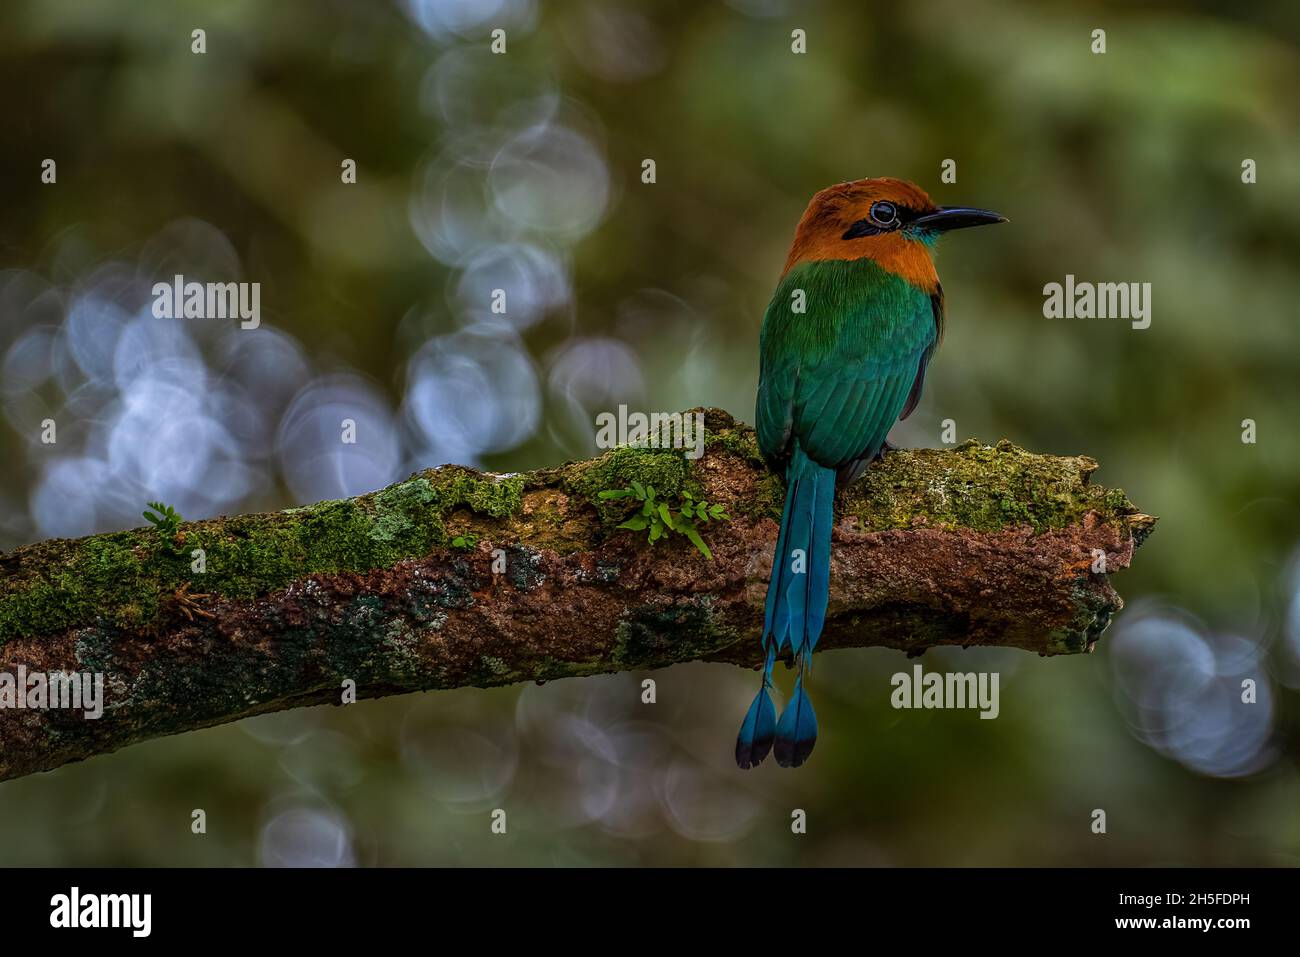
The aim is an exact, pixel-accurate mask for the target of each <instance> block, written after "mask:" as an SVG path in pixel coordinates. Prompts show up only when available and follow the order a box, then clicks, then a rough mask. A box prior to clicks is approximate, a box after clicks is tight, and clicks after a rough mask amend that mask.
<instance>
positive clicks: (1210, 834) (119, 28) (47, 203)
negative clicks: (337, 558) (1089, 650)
mask: <svg viewBox="0 0 1300 957" xmlns="http://www.w3.org/2000/svg"><path fill="white" fill-rule="evenodd" d="M498 27H499V28H502V29H504V30H505V31H506V42H507V51H506V53H505V54H504V55H494V54H492V53H491V52H490V51H489V42H490V36H489V34H490V32H491V30H493V29H494V28H498ZM197 28H201V29H203V30H205V31H206V50H207V52H206V53H203V54H195V53H193V52H191V43H192V40H191V31H193V30H194V29H197ZM1098 28H1101V29H1104V30H1105V31H1106V43H1107V51H1106V52H1105V53H1104V54H1100V55H1099V54H1094V53H1093V52H1092V51H1091V45H1092V36H1091V34H1092V31H1093V30H1094V29H1098ZM794 29H802V30H805V31H806V34H807V53H806V54H802V55H798V54H794V53H792V52H791V48H790V44H791V31H792V30H794ZM1298 29H1300V10H1297V8H1296V6H1295V4H1294V3H1292V2H1290V0H1275V2H1259V3H1252V4H1249V5H1244V4H1241V3H1238V2H1229V0H1215V2H1204V3H1172V2H1167V3H1162V2H1149V3H1105V2H1088V3H1071V4H1063V3H1033V4H1030V3H1012V2H1007V0H974V2H958V0H947V2H943V0H941V2H917V3H911V4H894V3H862V2H856V3H849V2H842V3H829V2H822V3H817V2H800V3H795V2H794V0H730V2H725V3H724V2H716V0H714V2H687V0H681V2H663V3H651V2H631V0H616V2H597V0H589V2H565V3H543V2H533V0H441V2H438V0H404V2H403V0H393V2H380V0H321V2H308V0H293V2H287V0H285V2H274V3H272V2H254V0H244V2H216V0H212V2H199V0H189V2H168V3H164V2H146V3H140V2H127V0H89V2H85V0H31V2H21V0H14V2H7V3H5V4H4V7H3V11H0V105H2V109H3V112H2V115H3V117H4V124H3V126H4V133H3V143H4V148H3V149H2V150H0V208H3V215H2V216H0V357H3V362H2V363H0V401H2V402H3V413H4V421H3V422H0V455H2V456H3V460H4V462H5V463H6V467H5V468H4V470H3V473H2V474H0V548H5V549H8V548H12V547H14V546H16V545H19V544H22V543H25V542H29V541H36V540H39V539H41V538H45V537H51V536H55V535H84V534H89V533H91V532H95V531H103V530H108V529H116V528H124V527H130V526H134V525H138V524H140V519H139V512H140V508H141V505H142V503H143V502H144V501H146V500H148V499H151V498H154V497H159V498H163V499H164V500H165V501H167V502H169V503H172V504H175V505H177V507H178V508H179V509H180V510H181V511H182V512H183V513H184V514H185V516H186V517H187V518H198V517H203V516H206V515H215V514H222V513H233V512H239V511H247V510H254V509H266V508H281V507H287V506H290V505H293V504H297V503H301V502H304V501H313V500H317V499H322V498H330V497H337V496H339V495H346V494H352V493H356V492H360V491H364V490H367V489H371V488H375V487H379V486H381V485H383V484H385V483H386V482H389V481H392V480H394V479H396V478H401V477H404V476H405V475H406V474H409V472H411V471H413V470H414V469H415V468H419V467H423V466H428V465H436V464H440V463H442V462H446V461H458V462H464V463H468V464H477V465H481V466H484V467H490V468H493V469H496V470H501V471H507V470H515V469H525V468H531V467H535V466H540V465H546V464H554V463H556V462H558V461H562V460H565V459H569V458H576V457H582V456H585V455H588V454H590V453H591V452H593V451H594V429H593V425H592V423H593V419H594V416H595V414H596V413H597V412H599V411H604V410H611V409H614V408H616V407H617V405H618V404H619V403H624V402H625V403H628V404H629V405H630V406H631V407H633V408H634V409H644V410H676V409H684V408H689V407H692V406H700V405H716V406H721V407H723V408H726V409H728V410H730V411H732V412H733V413H734V414H736V415H737V416H739V417H741V418H743V419H746V420H750V419H752V408H753V394H754V389H755V386H756V378H757V368H756V366H757V335H758V324H759V319H760V317H761V315H762V312H763V309H764V307H765V305H766V303H767V299H768V297H769V296H770V295H771V291H772V288H773V287H774V285H775V281H776V277H777V275H778V273H779V271H780V267H781V264H782V262H783V259H784V255H785V251H786V248H787V246H788V244H789V241H790V239H791V237H792V235H793V230H794V225H795V223H796V222H797V221H798V218H799V215H800V213H801V212H802V210H803V208H804V206H805V204H806V203H807V201H808V198H809V197H810V196H811V195H812V194H813V193H814V192H815V191H816V190H818V189H820V188H821V187H823V186H826V185H829V184H831V183H834V182H839V181H842V180H846V179H856V178H859V177H864V176H879V175H891V176H900V177H904V178H907V179H911V180H914V181H915V182H917V183H918V184H919V185H920V186H922V188H924V189H927V190H928V191H929V192H930V193H931V195H932V196H933V197H934V198H935V200H936V202H939V203H941V204H958V203H962V204H972V205H980V206H985V207H988V208H992V209H996V210H999V211H1001V212H1003V213H1005V214H1006V215H1007V216H1009V217H1010V219H1011V225H1009V226H1005V227H1000V228H999V229H997V230H987V231H983V230H981V231H977V232H974V233H964V234H957V235H956V236H955V237H952V238H950V239H948V240H946V241H945V242H944V243H943V245H942V247H941V252H940V256H939V271H940V275H941V277H942V279H943V282H944V286H945V289H946V292H947V299H948V310H949V323H948V333H947V337H946V340H945V344H944V347H943V349H942V350H941V351H940V353H939V355H938V357H937V359H936V361H935V362H934V363H933V364H932V366H931V371H930V375H929V377H928V380H927V390H926V394H925V397H924V399H923V401H922V403H921V405H920V407H919V409H918V410H917V412H916V413H915V414H914V415H913V416H912V417H911V418H910V419H909V420H908V421H907V422H906V423H904V424H902V425H901V426H899V427H898V428H896V429H895V431H894V433H893V435H892V440H893V441H894V442H895V443H896V444H902V445H923V446H939V445H941V444H942V440H941V427H942V426H941V423H942V422H943V421H944V420H945V419H953V420H955V422H956V430H957V435H958V439H959V440H960V439H962V438H966V437H969V436H976V437H979V438H981V439H983V440H985V441H995V440H997V439H999V438H1002V437H1007V438H1010V439H1011V440H1012V441H1014V442H1016V443H1017V444H1020V445H1023V446H1025V447H1026V448H1030V449H1034V450H1037V451H1043V452H1059V453H1081V452H1082V453H1087V454H1089V455H1091V456H1093V457H1094V458H1096V459H1098V460H1099V461H1100V462H1101V464H1102V467H1101V470H1100V471H1099V472H1098V473H1097V475H1096V480H1097V481H1099V482H1101V483H1102V484H1105V485H1112V486H1120V487H1123V488H1124V489H1126V490H1127V491H1128V493H1129V495H1130V497H1131V498H1132V499H1133V501H1134V502H1135V503H1136V504H1137V505H1138V506H1139V507H1140V508H1141V509H1143V510H1144V511H1147V512H1150V513H1153V514H1156V515H1159V516H1160V519H1161V521H1160V524H1159V526H1158V527H1157V529H1156V532H1155V534H1154V535H1153V536H1152V538H1151V539H1150V540H1149V541H1148V542H1147V544H1146V545H1145V546H1143V548H1142V550H1141V551H1140V552H1139V553H1138V555H1137V558H1136V561H1135V567H1134V568H1132V569H1131V570H1128V571H1124V572H1122V573H1120V574H1119V575H1117V577H1116V578H1115V585H1116V587H1117V588H1118V589H1119V590H1120V592H1121V593H1122V594H1123V595H1124V596H1125V599H1126V600H1127V602H1128V606H1129V607H1128V609H1127V610H1126V611H1125V612H1123V613H1122V614H1121V615H1120V616H1119V618H1118V620H1117V622H1116V623H1115V625H1113V626H1112V628H1111V630H1110V631H1109V632H1108V633H1107V634H1106V635H1105V636H1104V637H1103V639H1102V641H1101V643H1100V644H1099V646H1098V650H1097V652H1096V653H1095V654H1093V655H1091V656H1086V657H1066V658H1055V659H1039V658H1036V657H1033V656H1030V655H1026V654H1023V653H1020V652H1012V651H1004V650H999V649H990V650H983V651H976V650H971V651H967V652H962V651H960V650H949V651H945V652H940V653H931V654H929V655H927V656H926V657H925V658H924V659H922V660H923V661H924V663H925V664H926V666H927V668H928V669H938V670H963V671H966V670H984V671H988V670H995V671H999V672H1000V673H1001V676H1002V679H1001V680H1002V687H1001V690H1002V702H1001V716H1000V717H999V718H998V720H996V721H981V720H979V719H978V717H977V715H976V714H975V713H974V712H969V711H964V712H924V711H917V712H910V711H894V710H892V709H891V708H890V707H889V691H890V685H889V678H890V675H892V674H893V673H894V672H896V671H910V667H911V663H910V662H907V661H906V659H905V658H903V656H901V655H899V654H897V653H894V652H888V651H884V650H879V649H873V650H869V651H837V652H832V653H828V655H827V657H826V658H825V659H824V663H823V665H822V667H821V668H820V669H819V672H818V676H817V684H818V689H817V707H818V712H819V716H820V718H821V721H822V727H823V734H822V739H821V741H820V743H819V745H818V748H817V752H816V754H815V756H814V758H813V759H812V761H811V763H810V764H809V765H808V766H806V767H805V768H803V769H801V770H800V771H798V772H793V773H792V772H783V771H781V770H780V769H777V768H775V767H771V766H768V765H765V766H764V767H762V768H761V769H759V770H758V771H756V772H750V773H743V772H740V771H738V770H736V769H735V767H734V765H733V764H732V759H731V754H730V751H731V746H732V740H733V735H734V732H735V724H736V721H737V720H738V719H739V717H740V715H741V714H742V713H743V710H744V708H745V706H746V704H747V702H748V700H749V697H750V695H751V694H752V684H753V675H752V674H750V673H748V672H742V671H740V670H737V669H733V668H729V667H726V666H716V665H692V666H679V667H676V668H673V669H670V670H668V671H665V672H661V673H659V674H657V675H656V678H657V679H658V682H659V703H658V704H657V705H654V706H645V705H642V704H641V703H640V701H639V681H640V678H641V677H642V676H640V675H618V676H610V677H605V678H597V679H583V680H568V681H560V682H554V683H551V684H548V685H545V686H535V685H528V686H525V687H512V688H505V689H498V690H494V691H478V690H472V689H471V690H464V691H460V692H454V693H441V694H424V695H413V696H407V697H403V698H397V699H389V700H383V701H377V702H363V703H360V704H357V705H355V706H352V707H348V708H346V709H340V708H315V709H310V710H303V711H295V712H289V713H285V714H280V715H272V716H268V717H265V718H258V719H254V720H250V721H245V722H241V723H239V724H236V725H230V726H225V727H220V728H215V729H211V730H207V731H202V732H198V733H195V734H191V735H186V736H183V737H178V738H171V739H166V740H160V741H155V742H151V743H148V744H143V745H138V746H135V747H132V748H129V749H127V750H125V751H123V752H120V753H118V754H116V755H111V756H105V757H99V758H95V759H93V760H90V761H88V762H86V763H84V764H80V765H76V766H69V767H65V768H62V769H60V770H58V771H56V772H52V773H48V774H41V775H37V776H34V777H31V778H26V779H22V780H18V781H13V782H8V783H5V784H3V785H0V863H4V864H124V865H136V864H159V865H162V864H182V865H226V864H259V863H260V864H268V865H275V864H320V865H350V864H355V865H393V864H403V865H413V864H468V865H479V864H613V865H625V864H657V865H697V864H825V865H848V864H871V865H875V864H879V865H1003V864H1023V865H1075V864H1086V865H1101V864H1136V865H1145V864H1272V865H1295V864H1296V863H1298V862H1300V776H1298V775H1297V758H1298V757H1300V721H1298V720H1297V717H1296V713H1295V712H1296V708H1297V703H1298V701H1300V698H1298V696H1297V690H1298V689H1300V598H1298V595H1300V566H1298V564H1297V561H1296V555H1297V545H1298V544H1300V519H1298V517H1297V502H1298V500H1300V470H1298V469H1297V464H1298V462H1300V448H1298V444H1300V440H1298V439H1297V426H1296V423H1297V420H1298V419H1300V390H1297V388H1296V381H1297V366H1298V364H1300V363H1298V360H1300V332H1298V331H1297V325H1298V323H1300V314H1298V310H1297V306H1296V303H1297V301H1300V272H1298V271H1297V269H1296V263H1297V254H1300V163H1297V157H1298V156H1300V110H1298V109H1297V101H1296V90H1297V89H1300V48H1298V46H1297V32H1298ZM45 158H53V159H55V160H56V162H57V182H56V183H55V184H42V183H41V181H40V170H41V161H42V160H43V159H45ZM347 158H351V159H354V160H355V161H356V163H357V171H358V172H357V183H356V184H355V185H344V184H343V183H341V181H340V164H341V163H342V162H343V161H344V160H345V159H347ZM646 158H652V159H654V160H655V161H656V164H657V182H656V183H654V184H653V185H647V184H643V183H642V182H641V178H640V173H641V164H642V161H643V160H644V159H646ZM1247 158H1249V159H1253V160H1254V161H1255V162H1256V163H1257V165H1258V182H1257V183H1255V184H1251V185H1247V184H1243V182H1242V178H1241V169H1242V165H1241V164H1242V162H1243V160H1244V159H1247ZM945 159H953V160H955V161H956V163H957V182H956V183H955V184H944V183H942V182H941V181H940V167H941V163H942V162H943V160H945ZM177 272H180V273H184V274H187V276H189V277H190V278H200V279H201V280H205V281H206V280H223V279H244V280H248V281H257V282H260V283H261V284H262V286H261V301H262V327H261V328H260V329H258V330H256V331H241V330H238V329H237V327H236V326H235V325H234V324H233V323H220V322H215V323H203V322H188V323H186V322H178V321H169V320H156V319H153V318H151V317H150V316H149V305H150V302H151V299H150V296H149V287H150V285H151V284H152V283H153V282H154V281H157V280H158V279H160V278H161V279H164V280H166V279H169V278H170V277H171V276H172V275H173V274H174V273H177ZM1067 273H1070V274H1073V275H1075V276H1076V277H1077V278H1078V279H1079V280H1089V281H1114V282H1121V281H1122V282H1150V283H1152V285H1153V294H1152V295H1153V298H1152V308H1153V312H1152V323H1151V326H1150V328H1149V329H1146V330H1134V329H1132V328H1130V326H1129V324H1128V323H1127V322H1125V321H1122V320H1101V319H1091V320H1088V319H1082V320H1053V319H1046V318H1044V317H1043V315H1042V303H1043V291H1042V290H1043V286H1044V284H1046V283H1049V282H1062V281H1063V280H1064V277H1065V275H1066V274H1067ZM494 288H504V289H506V291H507V295H508V303H509V310H508V313H507V315H506V316H504V317H503V316H498V315H493V314H492V313H491V312H490V310H489V308H488V303H489V295H490V291H491V290H492V289H494ZM342 415H350V416H352V417H354V418H356V419H357V421H358V422H359V423H360V429H359V434H360V440H359V442H358V445H357V446H352V447H340V446H339V443H338V442H337V422H338V420H339V418H341V417H342ZM46 417H52V418H55V419H56V421H57V422H58V423H59V440H58V443H57V444H56V445H53V446H49V445H42V444H41V443H40V441H39V432H40V422H41V420H42V419H44V418H46ZM1244 419H1253V420H1254V421H1255V423H1256V428H1257V441H1256V442H1255V443H1254V444H1247V443H1243V441H1242V422H1243V420H1244ZM1244 678H1252V679H1254V680H1256V681H1257V683H1258V688H1259V690H1258V701H1257V702H1256V703H1254V704H1249V705H1247V704H1243V703H1242V702H1241V700H1240V695H1241V682H1242V680H1243V679H1244ZM0 720H5V719H4V718H3V716H0ZM769 765H770V763H769ZM194 808H202V809H204V810H205V811H206V814H207V833H206V834H205V835H202V836H196V835H193V834H191V832H190V814H191V810H192V809H194ZM493 808H504V809H506V810H507V812H508V814H509V832H508V834H507V835H505V836H493V835H491V834H490V833H489V827H488V825H489V818H488V815H489V812H490V811H491V810H492V809H493ZM794 808H802V809H804V810H805V811H807V813H808V816H809V826H808V833H807V834H806V835H802V836H794V835H792V834H791V833H790V827H789V821H790V813H791V810H792V809H794ZM1096 808H1100V809H1104V810H1105V811H1106V813H1107V825H1108V832H1107V833H1106V834H1105V835H1097V834H1094V833H1092V831H1091V830H1090V824H1091V821H1092V818H1091V814H1092V811H1093V809H1096Z"/></svg>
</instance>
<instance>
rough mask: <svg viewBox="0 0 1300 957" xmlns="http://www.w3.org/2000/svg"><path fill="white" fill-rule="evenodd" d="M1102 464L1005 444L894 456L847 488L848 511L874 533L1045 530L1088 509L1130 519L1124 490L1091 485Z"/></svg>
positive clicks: (1066, 522)
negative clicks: (942, 529) (932, 527)
mask: <svg viewBox="0 0 1300 957" xmlns="http://www.w3.org/2000/svg"><path fill="white" fill-rule="evenodd" d="M1096 467H1097V463H1096V462H1094V461H1093V460H1092V459H1089V458H1087V457H1085V456H1078V457H1074V458H1058V457H1048V456H1042V455H1034V454H1032V453H1030V452H1026V451H1025V450H1024V449H1020V448H1017V447H1016V446H1014V445H1012V444H1011V443H1009V442H1006V441H1003V442H1000V443H998V444H997V445H996V446H988V445H981V444H979V443H978V442H975V441H973V440H972V441H970V442H966V443H964V444H962V445H960V446H958V447H957V448H955V449H950V450H938V449H917V450H915V451H899V452H892V453H890V454H889V455H888V456H887V457H886V460H885V461H884V462H883V463H881V464H879V465H878V466H876V467H874V468H872V469H869V470H868V471H867V473H866V475H865V476H864V477H863V479H862V480H861V481H860V482H858V483H857V484H855V485H854V486H853V487H852V488H850V489H849V490H848V492H847V493H846V494H845V495H844V496H843V503H844V505H843V507H844V509H845V511H846V512H847V514H849V515H852V516H853V517H855V518H856V519H857V521H858V523H859V525H860V526H861V527H862V528H865V529H870V530H877V529H889V528H911V527H914V526H917V525H935V526H950V527H961V528H970V529H973V530H975V531H997V530H999V529H1003V528H1008V527H1019V526H1029V527H1031V528H1033V529H1034V531H1036V532H1043V531H1046V530H1048V529H1059V528H1064V527H1066V526H1067V525H1070V524H1073V523H1075V522H1077V521H1079V520H1080V519H1081V518H1082V517H1083V515H1084V514H1085V513H1086V512H1089V511H1095V512H1097V513H1099V514H1100V515H1101V516H1102V518H1103V519H1113V518H1116V517H1118V516H1122V515H1128V514H1131V513H1132V512H1133V511H1134V509H1133V506H1132V504H1131V503H1130V502H1129V501H1128V498H1127V497H1126V496H1125V495H1124V493H1123V492H1122V491H1120V490H1118V489H1104V488H1100V487H1098V486H1093V485H1090V484H1088V482H1087V478H1088V475H1089V474H1090V473H1091V472H1092V471H1093V470H1094V469H1095V468H1096Z"/></svg>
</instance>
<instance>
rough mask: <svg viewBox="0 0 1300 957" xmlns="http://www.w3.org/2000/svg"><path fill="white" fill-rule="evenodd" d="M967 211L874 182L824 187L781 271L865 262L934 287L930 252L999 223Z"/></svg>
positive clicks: (899, 184) (899, 182) (898, 182)
mask: <svg viewBox="0 0 1300 957" xmlns="http://www.w3.org/2000/svg"><path fill="white" fill-rule="evenodd" d="M1006 221H1007V220H1006V217H1004V216H1001V215H999V214H998V213H993V212H989V211H988V210H986V209H972V208H970V207H967V206H936V205H935V204H934V203H933V201H931V199H930V197H929V196H927V195H926V194H925V191H924V190H922V189H921V188H920V187H919V186H916V185H914V184H913V183H909V182H907V180H903V179H893V178H891V177H887V176H886V177H880V178H878V179H859V180H854V181H853V182H851V183H838V184H837V185H835V186H828V187H827V188H826V189H824V190H822V191H821V192H820V193H818V194H817V195H816V196H814V197H813V198H812V202H810V203H809V204H808V208H807V209H806V210H805V211H804V214H803V218H802V219H801V220H800V221H799V229H798V230H797V231H796V232H795V237H794V243H793V244H792V245H791V247H790V255H789V257H788V258H787V259H786V263H785V272H789V271H790V269H791V268H793V267H794V266H795V265H797V264H799V263H802V262H810V261H817V260H828V259H840V260H852V259H863V258H870V259H872V260H874V261H875V262H876V263H878V264H879V265H880V266H881V267H882V268H884V269H886V270H887V271H889V272H892V273H896V274H898V275H900V276H902V277H903V278H905V279H907V280H908V281H910V282H912V283H914V284H915V285H917V286H920V287H922V288H923V289H926V290H933V289H934V288H935V287H936V286H937V284H938V281H939V280H938V276H937V275H936V274H935V271H934V260H933V259H932V258H931V256H930V253H931V249H932V248H933V246H934V243H935V241H936V240H937V239H938V238H939V236H940V235H942V234H943V233H945V232H948V231H949V230H952V229H964V228H965V227H967V226H984V225H987V224H989V223H1005V222H1006Z"/></svg>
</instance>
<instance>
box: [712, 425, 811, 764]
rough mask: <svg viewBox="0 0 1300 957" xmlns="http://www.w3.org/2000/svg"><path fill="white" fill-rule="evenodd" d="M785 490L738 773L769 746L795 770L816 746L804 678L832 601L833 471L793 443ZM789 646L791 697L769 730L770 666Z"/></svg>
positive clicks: (740, 739) (771, 714)
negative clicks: (758, 682)
mask: <svg viewBox="0 0 1300 957" xmlns="http://www.w3.org/2000/svg"><path fill="white" fill-rule="evenodd" d="M786 484H787V491H786V497H785V514H783V515H782V516H781V532H780V534H779V535H778V536H777V540H776V555H775V558H774V560H773V562H772V579H771V581H769V582H768V586H767V611H766V614H765V616H764V620H763V647H764V648H765V649H766V650H767V658H766V663H765V665H764V668H763V684H762V687H761V688H759V691H758V695H757V696H756V697H755V698H754V703H753V704H752V705H750V707H749V712H748V713H747V714H746V716H745V722H744V724H743V725H741V728H740V736H739V737H738V738H737V739H736V763H737V764H738V765H740V766H741V767H742V768H750V767H753V766H754V765H756V764H758V763H760V762H761V761H762V760H763V759H764V758H765V757H767V753H768V751H769V750H771V749H773V748H774V749H775V752H776V761H777V763H778V764H780V765H781V766H782V767H787V768H797V767H798V766H799V765H801V764H803V763H804V761H806V760H807V758H808V755H810V754H811V753H812V749H813V746H814V745H815V744H816V743H817V715H816V714H815V713H814V711H813V706H812V701H811V700H809V698H808V693H807V691H806V690H805V688H804V672H805V671H807V670H810V662H811V660H812V653H813V649H814V648H815V647H816V646H817V639H818V638H819V637H821V632H822V624H823V623H824V622H825V620H826V603H827V601H828V600H829V598H830V576H831V525H832V524H833V521H834V502H835V470H834V469H828V468H823V467H822V466H820V465H818V464H817V463H816V462H813V461H812V460H811V459H809V458H808V456H806V455H805V454H804V453H803V450H802V449H800V448H799V447H798V445H797V444H796V446H795V450H794V456H793V457H792V458H791V460H790V465H789V467H788V469H787V470H786ZM787 644H788V645H789V646H790V651H791V653H792V654H793V655H794V658H795V661H796V663H797V664H798V668H799V674H798V678H797V679H796V681H795V689H794V695H793V696H792V697H791V699H790V702H789V704H787V705H786V708H785V711H784V712H783V713H782V714H781V720H780V721H779V722H775V727H773V724H774V721H773V719H774V717H775V714H776V709H775V708H774V707H773V705H772V699H771V698H770V697H769V695H768V690H769V689H770V688H771V687H772V665H773V664H774V663H775V661H776V655H777V654H778V653H779V652H781V651H783V650H784V649H785V647H786V645H787Z"/></svg>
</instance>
